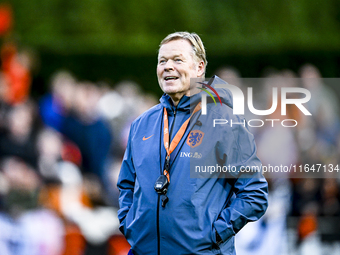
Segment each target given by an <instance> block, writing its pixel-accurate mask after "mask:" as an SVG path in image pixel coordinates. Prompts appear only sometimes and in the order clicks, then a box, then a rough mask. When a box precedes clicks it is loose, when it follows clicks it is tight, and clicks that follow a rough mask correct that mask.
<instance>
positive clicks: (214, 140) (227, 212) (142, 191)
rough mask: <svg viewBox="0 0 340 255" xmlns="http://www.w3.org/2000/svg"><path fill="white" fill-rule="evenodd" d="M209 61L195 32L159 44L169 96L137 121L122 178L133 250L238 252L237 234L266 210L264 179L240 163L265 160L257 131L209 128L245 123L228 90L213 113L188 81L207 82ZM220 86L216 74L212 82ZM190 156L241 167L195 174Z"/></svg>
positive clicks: (162, 81) (122, 214) (124, 226)
mask: <svg viewBox="0 0 340 255" xmlns="http://www.w3.org/2000/svg"><path fill="white" fill-rule="evenodd" d="M206 65H207V61H206V57H205V49H204V46H203V43H202V41H201V39H200V37H199V36H198V35H197V34H194V33H187V32H177V33H174V34H170V35H168V36H167V37H166V38H165V39H164V40H163V41H162V42H161V44H160V48H159V54H158V65H157V76H158V82H159V85H160V87H161V89H162V90H163V91H164V95H163V96H162V98H161V99H160V104H158V105H156V106H154V107H153V108H151V109H150V110H148V111H147V112H145V113H144V114H142V115H141V116H140V117H138V118H137V119H136V120H135V121H134V123H133V124H132V126H131V129H130V136H129V142H128V145H127V149H126V152H125V155H124V159H123V163H122V168H121V172H120V175H119V179H118V188H119V190H120V198H119V204H120V210H119V212H118V217H119V220H120V222H121V225H120V230H121V231H122V233H123V234H124V235H125V237H126V239H127V240H128V242H129V243H130V245H131V253H132V254H137V255H139V254H157V255H161V254H162V255H163V254H164V255H170V254H171V255H172V254H176V255H178V254H235V248H234V235H235V234H236V233H237V232H238V231H239V230H240V229H241V228H242V227H243V226H244V225H245V224H246V223H247V222H249V221H255V220H257V219H259V218H260V217H261V216H262V215H263V214H264V212H265V210H266V208H267V182H266V180H265V179H264V178H263V176H262V175H261V174H257V176H254V177H252V178H242V176H241V174H240V172H239V169H240V167H241V165H246V166H254V165H255V166H260V164H261V163H260V161H259V159H258V158H257V157H256V148H255V144H254V140H253V136H252V135H251V134H250V133H249V131H248V130H247V128H245V127H244V126H242V125H237V126H234V127H233V128H231V127H227V128H225V130H224V131H222V132H218V133H220V134H217V132H215V130H214V129H213V127H212V118H216V117H219V118H221V117H223V118H232V119H233V120H234V122H236V121H238V122H241V118H240V117H238V116H234V115H232V103H231V95H230V93H229V92H228V91H226V90H218V93H219V95H220V96H221V99H222V102H223V105H222V106H221V105H215V104H214V103H208V106H207V111H208V114H207V115H202V114H201V111H200V98H201V97H200V93H197V90H199V89H194V88H195V86H196V85H197V84H195V85H194V86H193V85H190V79H193V78H196V79H201V80H203V78H204V75H205V68H206ZM220 83H225V82H224V81H222V80H221V79H219V78H218V77H215V78H213V79H212V80H211V81H210V82H209V84H210V85H212V86H213V85H214V84H220ZM190 110H191V111H190ZM189 118H190V122H188V121H187V120H188V119H189ZM194 131H195V132H196V133H198V134H199V135H200V139H199V140H197V139H196V140H195V139H194V138H193V137H194V133H193V132H194ZM196 133H195V134H196ZM203 135H204V136H203ZM176 144H177V146H176ZM190 152H191V153H192V154H190ZM196 153H197V154H196ZM185 155H199V156H198V157H196V158H195V159H194V157H192V158H193V159H192V160H193V162H198V161H194V160H196V159H197V160H200V161H199V162H200V163H202V162H204V163H206V164H209V165H217V164H218V165H220V166H221V165H227V164H229V165H233V166H237V169H238V172H237V173H231V174H230V175H228V176H226V177H230V178H190V166H191V167H192V164H193V162H190V161H191V160H190V156H189V157H188V156H185ZM215 177H216V176H215ZM219 177H221V176H219Z"/></svg>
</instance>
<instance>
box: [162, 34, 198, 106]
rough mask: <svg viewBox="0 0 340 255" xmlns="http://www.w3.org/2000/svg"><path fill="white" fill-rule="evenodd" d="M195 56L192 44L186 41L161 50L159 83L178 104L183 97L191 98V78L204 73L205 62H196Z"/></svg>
mask: <svg viewBox="0 0 340 255" xmlns="http://www.w3.org/2000/svg"><path fill="white" fill-rule="evenodd" d="M193 54H194V52H193V48H192V46H191V44H190V42H189V41H187V40H184V39H178V40H173V41H170V42H168V43H165V44H163V45H162V46H161V47H160V49H159V54H158V65H157V77H158V83H159V86H160V87H161V89H162V90H163V91H164V93H166V94H168V95H169V96H170V97H171V98H172V99H173V101H174V103H176V104H177V103H178V101H179V100H180V99H181V97H182V96H183V95H186V96H189V92H190V78H197V77H201V76H202V75H203V73H204V62H203V61H200V62H197V61H195V59H194V57H193Z"/></svg>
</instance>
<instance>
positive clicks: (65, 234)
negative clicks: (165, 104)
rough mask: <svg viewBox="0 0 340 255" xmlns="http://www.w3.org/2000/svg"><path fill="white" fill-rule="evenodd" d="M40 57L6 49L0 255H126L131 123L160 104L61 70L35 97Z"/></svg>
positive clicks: (0, 130) (0, 102)
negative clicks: (122, 213)
mask: <svg viewBox="0 0 340 255" xmlns="http://www.w3.org/2000/svg"><path fill="white" fill-rule="evenodd" d="M31 85H32V75H31V58H30V56H29V54H27V52H25V51H20V50H18V48H17V47H16V45H14V44H11V43H8V44H4V45H3V46H2V48H1V71H0V254H1V255H14V254H15V255H21V254H27V255H38V254H39V255H46V254H47V255H49V254H52V255H54V254H55V255H59V254H64V255H77V254H79V255H80V254H89V255H91V254H92V255H95V254H103V255H104V254H109V255H114V254H127V252H128V250H129V245H128V243H127V242H126V241H125V238H124V237H123V236H122V235H120V233H119V230H118V227H119V221H118V218H117V207H118V189H117V187H116V180H117V176H118V173H119V168H120V162H121V158H122V156H123V153H124V150H125V146H126V143H127V139H128V137H127V136H128V133H129V128H130V124H131V122H132V121H133V120H134V119H135V118H136V117H137V116H138V115H140V114H141V113H142V112H144V111H145V110H147V109H148V108H150V107H151V106H153V105H155V104H156V103H157V100H156V99H155V98H154V97H153V96H152V95H147V94H144V93H143V92H142V90H141V88H140V87H139V85H137V84H135V83H133V82H130V81H124V82H121V83H119V84H116V85H115V87H114V89H112V88H111V86H110V85H108V84H105V83H97V84H95V83H93V82H90V81H80V80H77V79H76V78H75V77H74V76H73V75H72V74H71V73H70V72H68V71H57V72H56V73H55V75H53V77H51V80H50V91H49V93H47V94H45V95H43V96H42V97H40V98H35V99H33V98H32V97H31V93H30V90H31Z"/></svg>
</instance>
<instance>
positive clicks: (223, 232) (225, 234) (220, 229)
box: [213, 219, 235, 242]
mask: <svg viewBox="0 0 340 255" xmlns="http://www.w3.org/2000/svg"><path fill="white" fill-rule="evenodd" d="M213 225H214V228H215V230H216V231H217V233H218V234H219V235H220V237H221V238H222V241H223V242H225V241H227V240H228V239H229V238H231V237H232V236H233V235H235V232H234V230H233V229H232V228H231V227H227V228H226V223H225V221H223V220H221V219H218V220H217V221H215V222H214V224H213ZM215 238H216V237H215Z"/></svg>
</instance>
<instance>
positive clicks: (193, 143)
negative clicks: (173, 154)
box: [187, 130, 204, 148]
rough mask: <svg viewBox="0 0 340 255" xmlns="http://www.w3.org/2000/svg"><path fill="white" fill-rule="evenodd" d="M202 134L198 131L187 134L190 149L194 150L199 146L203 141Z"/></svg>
mask: <svg viewBox="0 0 340 255" xmlns="http://www.w3.org/2000/svg"><path fill="white" fill-rule="evenodd" d="M203 137H204V133H203V132H202V131H200V130H192V131H191V132H190V133H189V136H188V139H187V144H188V145H189V146H190V147H191V148H195V147H197V146H199V145H200V144H201V143H202V141H203Z"/></svg>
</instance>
